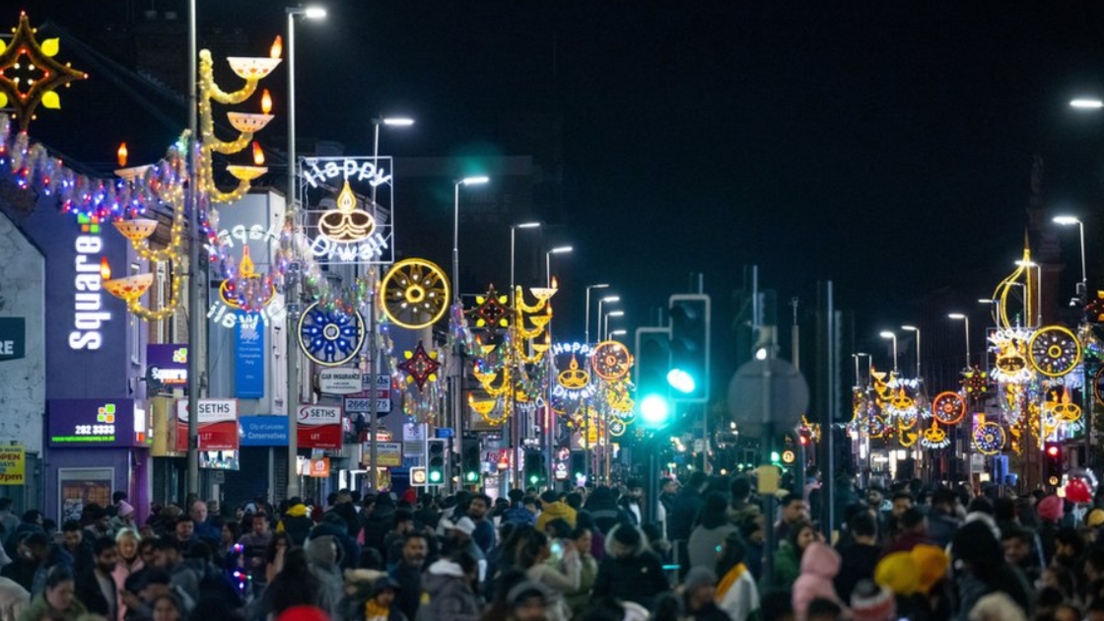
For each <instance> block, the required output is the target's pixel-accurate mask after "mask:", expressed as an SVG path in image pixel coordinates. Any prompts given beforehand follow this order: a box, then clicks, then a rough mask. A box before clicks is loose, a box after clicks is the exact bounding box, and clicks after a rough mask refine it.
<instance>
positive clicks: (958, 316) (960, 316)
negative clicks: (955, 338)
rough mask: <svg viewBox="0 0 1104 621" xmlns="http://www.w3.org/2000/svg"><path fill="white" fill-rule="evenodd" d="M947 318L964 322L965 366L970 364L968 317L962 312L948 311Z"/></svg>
mask: <svg viewBox="0 0 1104 621" xmlns="http://www.w3.org/2000/svg"><path fill="white" fill-rule="evenodd" d="M947 319H951V320H953V321H963V322H965V328H966V367H967V368H969V366H970V317H969V316H968V315H965V314H963V313H948V314H947Z"/></svg>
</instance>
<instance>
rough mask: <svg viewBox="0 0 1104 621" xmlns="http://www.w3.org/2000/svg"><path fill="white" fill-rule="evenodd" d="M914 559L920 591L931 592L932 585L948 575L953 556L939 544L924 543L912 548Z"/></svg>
mask: <svg viewBox="0 0 1104 621" xmlns="http://www.w3.org/2000/svg"><path fill="white" fill-rule="evenodd" d="M912 560H913V561H914V562H915V563H916V573H917V578H918V579H919V582H920V591H921V592H922V593H930V592H931V590H932V587H934V586H935V585H936V584H938V583H939V581H940V580H942V579H943V577H944V576H946V575H947V568H948V567H950V565H951V558H950V557H949V556H947V553H946V552H944V551H943V550H942V548H940V547H939V546H933V545H928V544H926V543H922V544H920V545H918V546H916V547H915V548H913V549H912Z"/></svg>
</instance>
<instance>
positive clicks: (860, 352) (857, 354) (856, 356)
mask: <svg viewBox="0 0 1104 621" xmlns="http://www.w3.org/2000/svg"><path fill="white" fill-rule="evenodd" d="M862 356H870V354H868V353H866V352H864V351H857V352H855V353H853V354H851V357H852V358H861V357H862Z"/></svg>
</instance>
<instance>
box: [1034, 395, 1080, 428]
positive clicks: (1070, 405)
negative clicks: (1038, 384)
mask: <svg viewBox="0 0 1104 621" xmlns="http://www.w3.org/2000/svg"><path fill="white" fill-rule="evenodd" d="M1059 392H1060V393H1061V396H1059V394H1058V393H1059ZM1050 397H1051V398H1049V399H1047V400H1046V402H1045V403H1044V404H1043V410H1044V412H1046V413H1047V414H1049V415H1050V416H1052V417H1054V420H1055V421H1056V422H1059V423H1076V422H1077V421H1079V420H1081V406H1079V405H1077V404H1076V403H1074V402H1073V400H1072V399H1070V391H1069V390H1066V388H1065V387H1059V388H1058V389H1057V390H1053V391H1051V393H1050Z"/></svg>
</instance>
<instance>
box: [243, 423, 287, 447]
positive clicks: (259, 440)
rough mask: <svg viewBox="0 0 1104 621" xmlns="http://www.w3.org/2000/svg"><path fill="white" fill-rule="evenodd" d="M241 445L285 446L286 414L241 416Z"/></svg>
mask: <svg viewBox="0 0 1104 621" xmlns="http://www.w3.org/2000/svg"><path fill="white" fill-rule="evenodd" d="M240 421H241V445H242V446H287V445H288V419H287V417H286V416H242V417H241V419H240Z"/></svg>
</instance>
